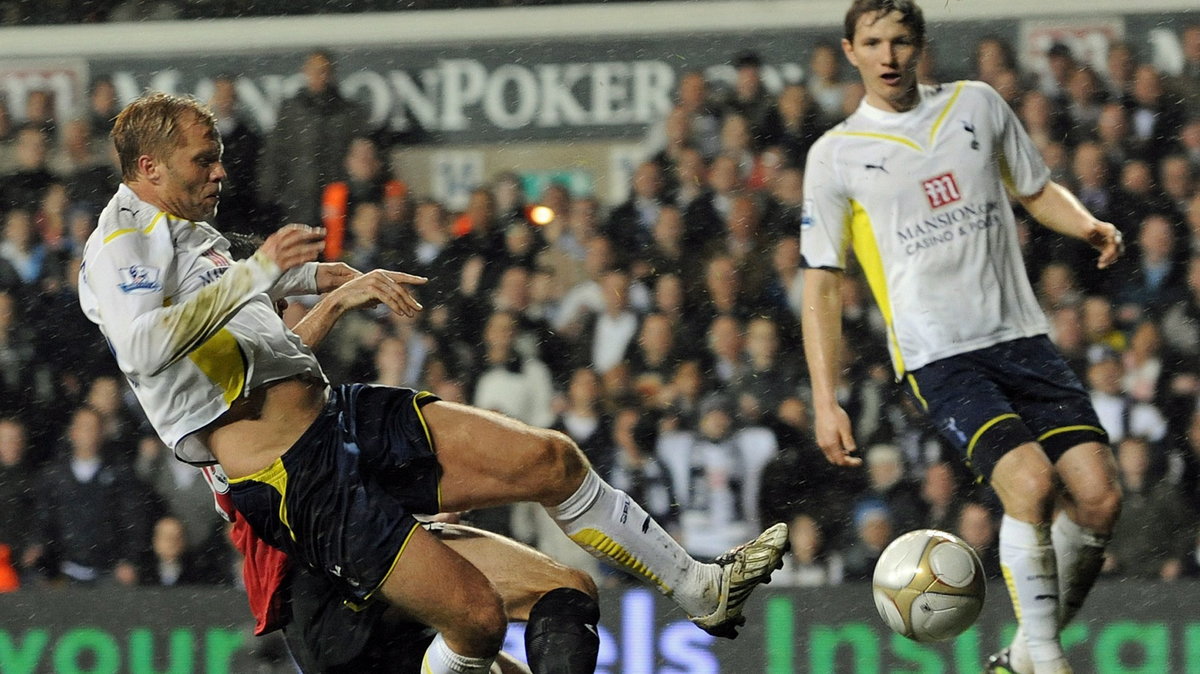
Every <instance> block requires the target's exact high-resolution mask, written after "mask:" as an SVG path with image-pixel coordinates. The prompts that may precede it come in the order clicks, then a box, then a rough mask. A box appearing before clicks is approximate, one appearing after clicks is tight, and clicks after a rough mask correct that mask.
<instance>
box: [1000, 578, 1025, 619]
mask: <svg viewBox="0 0 1200 674" xmlns="http://www.w3.org/2000/svg"><path fill="white" fill-rule="evenodd" d="M1000 573H1002V574H1004V584H1005V586H1007V587H1008V596H1009V597H1011V598H1012V605H1013V613H1014V614H1016V616H1017V624H1018V625H1020V624H1021V600H1020V598H1018V597H1017V584H1016V583H1015V582H1014V581H1013V576H1012V571H1009V570H1008V565H1006V564H1001V565H1000Z"/></svg>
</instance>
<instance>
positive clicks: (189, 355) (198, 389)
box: [79, 185, 324, 464]
mask: <svg viewBox="0 0 1200 674" xmlns="http://www.w3.org/2000/svg"><path fill="white" fill-rule="evenodd" d="M316 270H317V266H316V264H315V263H309V264H306V265H303V266H300V267H296V268H295V269H292V270H289V271H288V272H287V273H284V274H282V275H281V274H280V273H279V268H278V267H277V266H276V265H275V263H274V262H272V261H271V260H269V259H267V258H266V257H264V256H262V255H255V256H254V257H251V258H249V259H246V260H242V261H240V262H232V261H231V259H230V256H229V242H228V241H226V240H225V238H224V237H222V236H221V234H220V233H219V232H217V230H215V229H213V228H212V227H211V226H209V225H208V224H206V223H203V222H191V221H188V220H182V219H180V218H177V217H175V216H172V215H169V214H167V213H164V212H163V211H160V210H158V208H156V207H154V206H152V205H150V204H148V203H146V202H145V201H142V200H141V199H139V198H138V197H137V195H136V194H134V193H133V190H131V189H129V187H128V186H126V185H121V187H120V189H119V190H118V191H117V194H116V195H115V196H114V197H113V198H112V200H111V201H109V203H108V206H107V207H105V209H104V211H103V212H101V214H100V219H99V222H98V224H97V227H96V230H95V231H94V232H92V235H91V236H90V237H88V241H87V244H86V245H85V246H84V250H83V266H82V267H81V269H80V272H79V276H80V278H79V302H80V305H81V306H82V307H83V312H84V313H85V314H86V315H87V317H88V318H89V319H90V320H91V321H92V322H93V323H95V324H96V325H99V326H100V330H101V332H103V333H104V336H105V338H106V339H107V340H108V344H109V347H110V348H111V349H112V351H113V354H114V355H115V356H116V358H117V364H118V366H120V368H121V371H122V372H124V373H125V376H126V377H127V378H128V380H129V383H130V385H131V386H132V387H133V391H134V393H135V394H136V395H137V398H138V401H139V402H141V404H142V409H143V410H145V412H146V416H147V417H148V418H149V419H150V423H151V424H153V426H154V430H155V431H157V432H158V435H159V437H161V438H162V440H163V442H165V443H166V444H167V446H169V447H171V448H172V449H173V450H174V451H175V455H176V456H177V457H178V458H180V459H182V460H184V461H187V462H189V463H201V464H203V463H212V462H214V461H215V459H214V458H213V456H212V454H211V453H210V452H209V451H208V449H207V448H206V447H204V446H203V443H200V442H194V441H191V440H192V439H189V438H188V437H187V436H188V435H189V434H191V433H194V432H195V431H197V430H200V429H201V428H203V427H204V426H205V425H207V424H208V423H209V422H211V421H213V420H214V419H216V418H217V417H218V416H220V415H221V414H222V413H223V412H225V410H227V409H229V407H230V405H231V404H232V403H233V401H234V400H236V399H237V398H238V396H241V395H245V394H246V393H247V392H249V391H250V390H251V389H253V388H254V387H256V386H259V385H262V384H265V383H267V382H271V381H275V380H279V379H284V378H287V377H292V376H297V375H307V376H310V377H314V378H318V379H324V374H323V373H322V372H321V366H320V365H319V364H318V363H317V359H316V358H315V357H314V356H313V354H312V351H310V350H309V349H308V347H307V346H305V345H304V344H303V343H302V342H301V341H300V339H299V338H298V337H297V336H296V335H295V334H294V333H292V331H291V330H289V329H288V328H287V326H286V325H284V323H283V320H282V319H281V318H280V317H279V316H278V315H277V314H276V313H275V305H274V300H275V299H276V298H279V297H285V296H287V295H292V294H307V293H313V292H315V291H316Z"/></svg>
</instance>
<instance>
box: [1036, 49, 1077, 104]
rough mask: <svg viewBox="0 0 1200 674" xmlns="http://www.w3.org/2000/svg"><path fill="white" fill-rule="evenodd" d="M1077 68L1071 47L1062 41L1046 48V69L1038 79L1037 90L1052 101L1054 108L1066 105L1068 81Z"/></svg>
mask: <svg viewBox="0 0 1200 674" xmlns="http://www.w3.org/2000/svg"><path fill="white" fill-rule="evenodd" d="M1078 68H1079V62H1078V61H1076V60H1075V55H1074V54H1073V53H1072V52H1071V48H1070V47H1068V46H1067V45H1065V44H1063V43H1062V42H1055V43H1054V44H1052V45H1050V48H1049V49H1047V50H1046V70H1045V72H1044V73H1043V75H1042V77H1040V78H1039V80H1038V90H1039V91H1041V92H1042V94H1044V95H1045V96H1046V98H1048V99H1050V101H1051V102H1053V104H1054V107H1055V108H1057V109H1059V110H1062V109H1064V108H1065V107H1066V105H1067V102H1068V100H1069V99H1068V97H1067V87H1068V82H1069V81H1070V79H1071V74H1072V73H1074V72H1075V71H1076V70H1077V69H1078Z"/></svg>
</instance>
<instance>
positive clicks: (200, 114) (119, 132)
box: [111, 92, 217, 181]
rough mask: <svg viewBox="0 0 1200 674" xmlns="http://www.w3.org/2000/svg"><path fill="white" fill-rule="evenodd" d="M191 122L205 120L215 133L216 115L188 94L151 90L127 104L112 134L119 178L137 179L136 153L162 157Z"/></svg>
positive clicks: (137, 154) (177, 140)
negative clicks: (119, 173) (119, 164)
mask: <svg viewBox="0 0 1200 674" xmlns="http://www.w3.org/2000/svg"><path fill="white" fill-rule="evenodd" d="M190 122H197V123H200V124H205V125H207V126H208V127H209V128H210V129H212V130H213V133H216V128H217V118H216V116H214V115H213V113H212V111H211V110H209V109H208V107H207V106H205V105H204V104H203V103H201V102H200V101H198V100H196V99H195V98H193V97H191V96H176V95H174V94H166V93H162V92H153V93H148V94H144V95H142V96H141V97H139V98H138V99H137V100H135V101H133V102H132V103H130V104H129V105H126V106H125V109H123V110H121V114H119V115H117V119H116V122H115V123H114V124H113V130H112V134H111V135H112V139H113V144H114V145H116V147H117V157H118V158H120V160H121V179H122V180H126V181H131V180H136V179H137V172H138V168H137V162H138V157H141V156H142V155H149V156H151V157H154V158H156V159H163V158H165V157H166V156H167V155H168V154H170V152H171V151H172V150H174V149H175V148H177V147H179V145H180V144H181V143H182V137H183V129H184V127H186V126H187V125H188V123H190Z"/></svg>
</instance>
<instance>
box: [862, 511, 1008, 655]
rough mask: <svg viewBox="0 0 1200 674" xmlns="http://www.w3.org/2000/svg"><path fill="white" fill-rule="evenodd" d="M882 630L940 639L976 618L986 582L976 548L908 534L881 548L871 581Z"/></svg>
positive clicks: (939, 535) (933, 534)
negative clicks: (881, 619)
mask: <svg viewBox="0 0 1200 674" xmlns="http://www.w3.org/2000/svg"><path fill="white" fill-rule="evenodd" d="M871 584H872V590H873V591H874V594H875V608H876V609H877V610H878V611H879V615H880V616H881V617H882V618H883V621H884V622H885V623H887V626H888V627H890V628H892V631H894V632H896V633H897V634H901V635H903V636H906V637H908V638H909V639H913V640H915V641H944V640H946V639H952V638H954V637H956V636H958V635H959V634H962V633H963V632H965V631H966V630H967V628H969V627H970V626H971V625H972V624H973V623H974V622H975V619H976V618H978V617H979V611H980V610H981V609H982V608H983V599H984V596H985V594H986V592H987V583H986V579H985V578H984V575H983V564H982V563H981V562H980V561H979V555H977V554H975V550H974V549H972V548H971V546H970V545H968V544H967V542H966V541H964V540H962V539H961V538H959V537H958V536H955V535H954V534H949V533H946V532H945V531H938V530H936V529H918V530H916V531H910V532H908V533H906V534H904V535H902V536H900V537H899V538H897V539H896V540H894V541H892V542H891V544H889V545H888V546H887V548H885V549H884V551H883V554H882V555H880V557H879V561H878V562H876V564H875V576H874V578H873V579H872V583H871Z"/></svg>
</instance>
